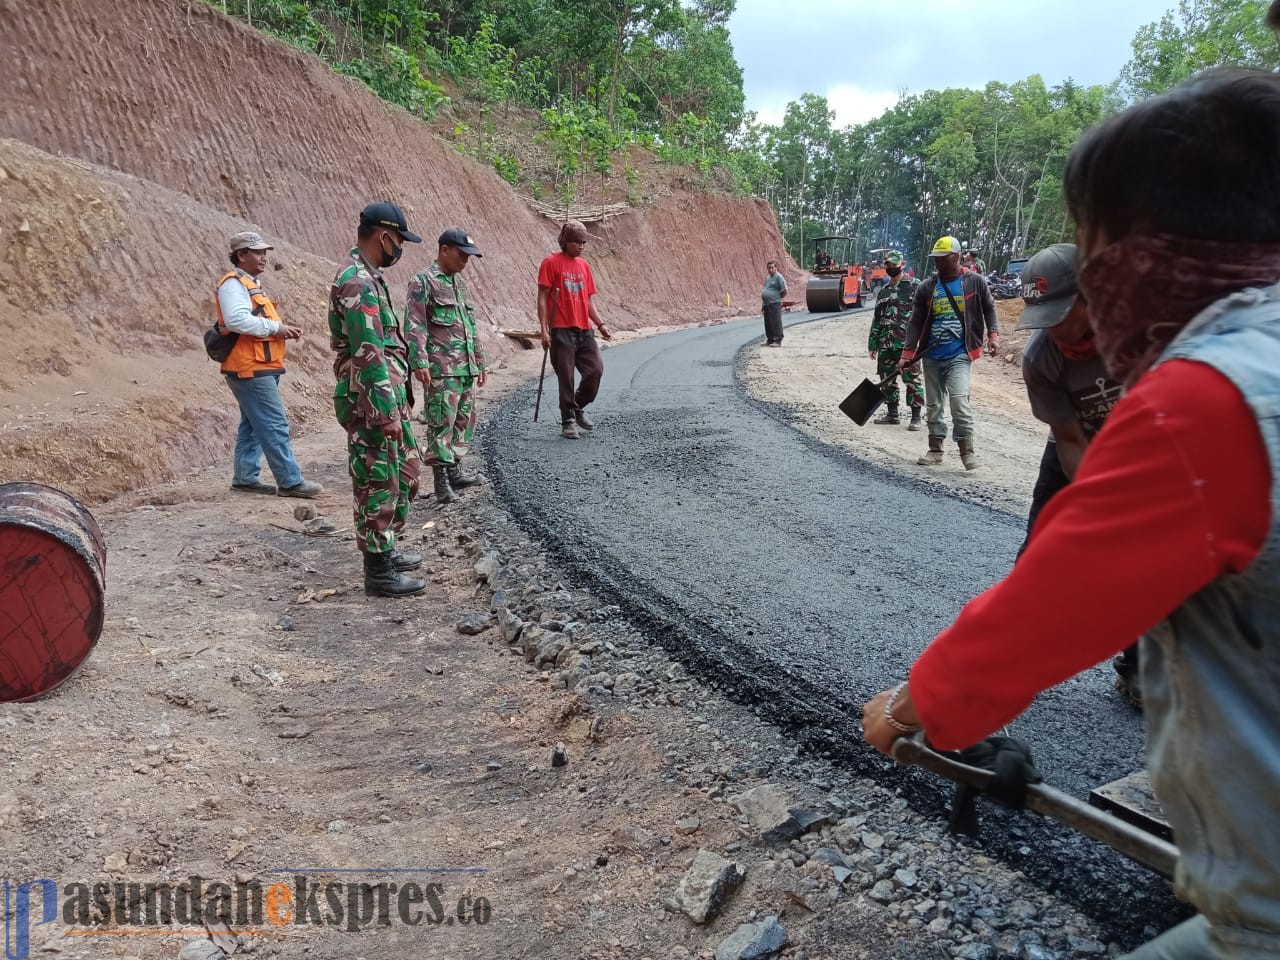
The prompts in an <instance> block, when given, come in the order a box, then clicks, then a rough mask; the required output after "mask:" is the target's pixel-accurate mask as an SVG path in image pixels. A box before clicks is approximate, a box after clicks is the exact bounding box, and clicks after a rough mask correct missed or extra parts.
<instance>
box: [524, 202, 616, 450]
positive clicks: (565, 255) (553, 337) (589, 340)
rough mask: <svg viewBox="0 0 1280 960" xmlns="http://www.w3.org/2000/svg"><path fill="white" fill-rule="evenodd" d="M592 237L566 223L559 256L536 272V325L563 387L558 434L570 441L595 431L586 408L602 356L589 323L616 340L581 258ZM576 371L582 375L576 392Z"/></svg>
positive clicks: (596, 388) (597, 384)
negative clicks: (599, 306)
mask: <svg viewBox="0 0 1280 960" xmlns="http://www.w3.org/2000/svg"><path fill="white" fill-rule="evenodd" d="M590 236H591V235H590V234H589V233H587V228H586V227H585V226H583V225H582V223H581V222H579V221H577V220H570V221H568V222H567V223H565V225H564V226H563V227H561V228H560V235H559V237H557V243H559V245H560V252H559V253H553V254H551V255H550V256H549V257H547V258H546V259H544V260H543V261H542V265H541V266H540V267H539V268H538V324H539V325H540V326H541V328H542V348H543V349H544V350H550V351H551V366H552V368H554V370H555V372H556V380H557V381H558V382H559V385H560V435H561V436H562V437H564V438H565V439H566V440H577V439H578V437H579V433H578V430H579V429H582V430H592V429H594V427H595V424H593V423H592V422H591V419H590V418H589V417H588V416H587V413H586V410H585V409H583V408H584V407H586V405H587V404H589V403H590V402H591V401H592V400H594V399H595V398H596V394H597V393H598V392H599V390H600V378H601V377H603V376H604V358H603V357H601V356H600V347H599V345H598V344H597V343H596V338H595V334H593V333H592V332H591V325H592V324H595V326H596V329H597V330H599V331H600V336H602V337H604V338H605V339H606V340H612V339H613V334H612V333H610V332H609V329H608V328H607V327H606V326H605V325H604V321H603V320H601V319H600V314H599V313H597V312H596V304H595V300H594V297H595V294H596V280H595V277H593V276H592V275H591V264H589V263H587V261H586V260H584V259H583V257H582V251H583V250H584V249H586V246H587V240H588V239H590ZM575 370H576V371H577V372H578V373H580V374H581V375H582V381H581V383H579V384H578V387H577V389H576V390H575V389H574V385H573V381H574V371H575Z"/></svg>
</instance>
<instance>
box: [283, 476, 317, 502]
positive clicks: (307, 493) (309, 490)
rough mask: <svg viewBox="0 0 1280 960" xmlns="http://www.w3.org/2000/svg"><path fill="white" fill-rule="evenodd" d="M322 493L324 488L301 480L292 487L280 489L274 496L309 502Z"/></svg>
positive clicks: (312, 481) (313, 482)
mask: <svg viewBox="0 0 1280 960" xmlns="http://www.w3.org/2000/svg"><path fill="white" fill-rule="evenodd" d="M322 493H324V487H322V486H320V484H318V483H316V482H315V481H314V480H303V481H302V482H301V483H297V484H294V485H293V486H292V487H281V488H280V489H279V491H278V492H277V494H276V495H277V496H280V497H302V498H303V499H305V500H311V499H313V498H315V497H318V496H320V494H322Z"/></svg>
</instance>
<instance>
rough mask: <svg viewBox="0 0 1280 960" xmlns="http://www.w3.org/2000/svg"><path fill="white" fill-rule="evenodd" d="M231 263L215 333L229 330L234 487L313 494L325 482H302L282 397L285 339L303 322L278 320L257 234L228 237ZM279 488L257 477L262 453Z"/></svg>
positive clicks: (226, 366)
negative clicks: (235, 410)
mask: <svg viewBox="0 0 1280 960" xmlns="http://www.w3.org/2000/svg"><path fill="white" fill-rule="evenodd" d="M229 246H230V248H231V265H232V267H233V268H234V269H233V270H231V271H230V272H229V273H226V274H224V275H223V277H222V279H221V280H219V281H218V298H217V308H218V323H217V327H216V329H217V331H218V332H219V333H221V334H224V335H234V337H235V340H234V343H233V345H232V346H231V347H230V349H229V350H228V351H227V354H226V357H225V359H223V360H222V373H223V374H224V375H225V377H226V380H227V386H228V387H230V388H231V392H232V394H234V395H235V398H236V402H237V403H238V404H239V405H240V429H239V431H238V432H237V434H236V449H235V467H234V469H233V472H232V476H231V489H232V490H238V491H241V492H244V493H265V494H278V495H279V496H282V497H307V498H311V497H318V496H319V495H320V494H321V493H322V492H324V488H323V487H322V486H321V485H320V484H318V483H315V482H313V481H310V480H304V479H303V477H302V470H301V469H300V468H299V467H298V461H297V460H296V459H294V456H293V448H292V447H291V446H290V443H289V418H288V415H287V414H286V413H285V409H284V402H283V400H282V399H281V397H280V377H281V376H283V374H284V353H285V349H284V345H285V341H286V340H296V339H298V337H300V336H302V328H301V327H291V326H289V325H287V324H286V323H284V321H282V320H281V319H280V315H279V314H278V313H277V312H276V305H275V303H274V301H272V300H271V298H270V297H268V296H267V295H266V293H265V292H264V291H263V289H262V284H261V281H260V280H259V278H260V277H261V276H262V273H263V271H265V270H266V268H267V259H268V253H269V251H270V250H271V245H270V244H268V243H267V242H265V241H264V240H263V239H262V237H261V235H260V234H257V233H253V232H250V231H246V232H244V233H237V234H236V235H235V236H233V237H232V238H231V240H230V243H229ZM264 454H265V455H266V458H267V465H268V466H270V468H271V472H272V474H273V475H274V476H275V479H276V484H278V486H279V489H278V490H277V488H276V487H275V486H272V485H271V484H269V483H263V482H261V481H260V480H259V473H260V472H261V469H262V465H261V461H262V457H263V455H264Z"/></svg>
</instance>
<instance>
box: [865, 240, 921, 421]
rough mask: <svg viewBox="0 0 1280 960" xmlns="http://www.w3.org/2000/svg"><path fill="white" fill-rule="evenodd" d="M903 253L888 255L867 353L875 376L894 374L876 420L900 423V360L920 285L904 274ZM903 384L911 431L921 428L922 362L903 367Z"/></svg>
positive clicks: (873, 314) (894, 251)
mask: <svg viewBox="0 0 1280 960" xmlns="http://www.w3.org/2000/svg"><path fill="white" fill-rule="evenodd" d="M904 259H905V258H904V257H903V256H902V253H901V252H900V251H898V250H890V251H889V252H888V253H887V254H885V258H884V266H883V267H882V268H881V269H882V270H883V271H884V273H885V281H886V282H885V286H883V287H881V288H880V291H879V293H878V294H877V295H876V305H875V312H874V313H872V315H871V335H870V336H869V337H868V338H867V350H868V356H870V357H871V359H872V360H874V361H876V376H877V377H879V378H880V379H881V380H883V379H885V378H886V377H889V376H893V379H892V380H890V381H889V382H888V383H887V384H886V385H885V388H884V398H885V403H886V408H885V412H884V413H883V414H882V415H881V416H879V417H877V418H876V420H875V422H876V423H881V424H895V425H896V424H899V423H901V422H902V420H901V418H900V417H899V416H898V398H899V391H898V377H897V373H898V361H899V360H901V359H902V347H903V345H904V344H905V343H906V337H907V324H908V323H909V322H910V320H911V305H912V303H913V302H914V300H915V296H916V289H917V288H918V287H919V286H920V284H919V283H918V282H917V281H915V280H912V279H909V278H908V277H904V276H903V275H902V265H903V262H904ZM902 383H903V385H904V386H905V387H906V390H907V404H908V405H909V406H910V407H911V422H910V423H909V424H908V425H907V429H908V430H919V429H920V410H921V408H922V407H923V406H924V388H923V387H922V386H921V384H920V365H919V364H918V363H916V364H912V365H910V366H907V367H903V368H902Z"/></svg>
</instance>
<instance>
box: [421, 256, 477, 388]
mask: <svg viewBox="0 0 1280 960" xmlns="http://www.w3.org/2000/svg"><path fill="white" fill-rule="evenodd" d="M405 315H406V316H407V318H408V321H409V366H410V367H412V368H413V369H414V370H421V369H422V368H423V367H426V368H427V369H428V370H430V372H431V379H432V380H440V379H443V378H444V377H478V376H480V374H482V373H484V369H485V366H484V348H483V347H482V346H481V345H480V338H479V336H478V335H477V333H476V310H475V307H473V306H472V305H471V294H470V292H469V291H468V290H467V284H466V282H465V281H464V280H463V279H462V277H460V276H459V275H458V274H456V273H455V274H453V275H452V276H450V275H449V274H447V273H445V272H444V271H443V270H441V269H440V264H438V263H433V264H431V269H430V270H424V271H423V272H422V273H420V274H418V275H417V276H416V277H414V278H413V279H412V280H410V281H409V305H408V306H407V307H406V308H405Z"/></svg>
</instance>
